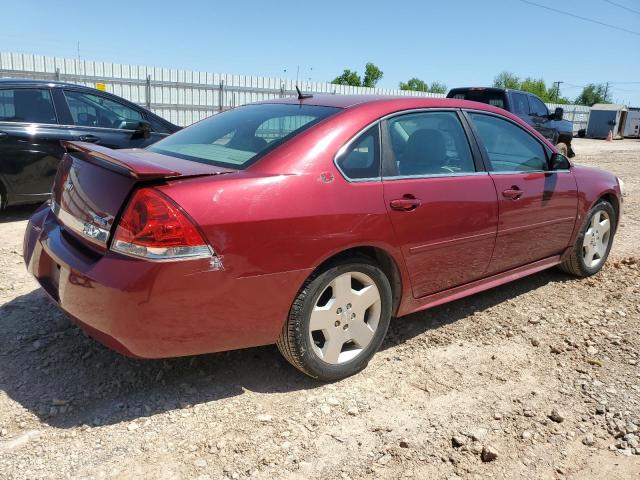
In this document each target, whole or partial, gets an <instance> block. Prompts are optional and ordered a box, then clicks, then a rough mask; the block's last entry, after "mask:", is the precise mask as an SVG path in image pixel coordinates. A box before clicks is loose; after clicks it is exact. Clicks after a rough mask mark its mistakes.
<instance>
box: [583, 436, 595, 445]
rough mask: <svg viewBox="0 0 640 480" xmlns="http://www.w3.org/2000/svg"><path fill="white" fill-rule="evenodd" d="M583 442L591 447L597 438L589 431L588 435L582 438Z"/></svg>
mask: <svg viewBox="0 0 640 480" xmlns="http://www.w3.org/2000/svg"><path fill="white" fill-rule="evenodd" d="M582 443H583V444H585V445H586V446H587V447H590V446H591V445H593V444H594V443H596V439H595V438H594V436H593V434H591V433H587V435H586V436H585V437H584V438H583V439H582Z"/></svg>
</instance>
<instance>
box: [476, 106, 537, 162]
mask: <svg viewBox="0 0 640 480" xmlns="http://www.w3.org/2000/svg"><path fill="white" fill-rule="evenodd" d="M470 116H471V119H472V121H473V123H474V125H475V127H476V131H477V132H478V135H479V136H480V141H481V142H482V145H483V146H484V148H485V150H486V153H487V157H488V158H489V163H490V164H491V170H493V171H495V172H532V171H541V170H548V165H547V156H546V153H545V149H544V147H543V146H542V144H541V143H540V142H539V141H538V140H536V139H535V138H534V137H533V136H532V135H531V134H529V133H527V132H525V131H524V129H522V128H520V127H518V126H517V125H515V124H513V123H511V122H509V121H507V120H503V119H501V118H498V117H495V116H492V115H484V114H481V113H471V114H470Z"/></svg>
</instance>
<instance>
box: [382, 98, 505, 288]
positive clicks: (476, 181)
mask: <svg viewBox="0 0 640 480" xmlns="http://www.w3.org/2000/svg"><path fill="white" fill-rule="evenodd" d="M383 139H384V140H383V152H384V156H383V165H384V166H383V190H384V199H385V203H386V205H387V210H388V212H389V217H390V218H391V222H392V225H393V229H394V231H395V234H396V237H397V238H398V241H399V243H400V244H401V248H402V253H403V256H404V259H405V263H406V266H407V269H408V272H409V276H410V278H411V287H412V290H413V295H414V297H416V298H419V297H423V296H425V295H429V294H432V293H436V292H439V291H441V290H446V289H448V288H451V287H455V286H457V285H461V284H464V283H467V282H470V281H473V280H476V279H478V278H480V277H482V276H484V275H485V272H486V270H487V268H488V266H489V261H490V259H491V254H492V251H493V247H494V242H495V236H496V229H497V220H498V215H497V214H498V210H497V201H496V191H495V187H494V185H493V182H492V181H491V178H490V177H489V175H488V174H487V172H485V171H483V168H482V164H481V162H476V161H475V159H478V156H479V155H474V154H473V153H472V152H473V150H472V147H471V145H470V143H469V140H468V132H467V131H466V130H465V128H464V126H463V123H462V122H461V119H460V117H459V114H458V112H456V111H453V110H449V111H418V112H412V113H406V114H402V115H398V116H395V117H392V118H390V119H388V120H386V121H385V122H384V124H383ZM474 157H475V159H474Z"/></svg>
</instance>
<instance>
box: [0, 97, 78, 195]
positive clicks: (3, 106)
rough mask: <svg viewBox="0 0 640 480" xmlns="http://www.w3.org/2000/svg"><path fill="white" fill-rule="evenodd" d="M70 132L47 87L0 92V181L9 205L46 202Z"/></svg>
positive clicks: (69, 137)
mask: <svg viewBox="0 0 640 480" xmlns="http://www.w3.org/2000/svg"><path fill="white" fill-rule="evenodd" d="M70 139H71V136H70V132H69V131H68V130H67V129H65V128H64V127H62V126H60V125H58V119H57V115H56V109H55V107H54V103H53V99H52V95H51V91H50V89H48V88H27V87H8V88H1V89H0V181H1V182H2V184H3V186H4V188H6V190H7V194H8V196H9V200H10V201H11V202H12V203H29V202H38V201H42V200H44V199H46V197H47V196H48V195H49V193H50V192H51V185H52V183H53V178H54V176H55V172H56V169H57V168H58V163H59V162H60V159H61V158H62V154H63V148H62V146H61V145H60V140H70Z"/></svg>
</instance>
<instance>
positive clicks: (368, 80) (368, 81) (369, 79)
mask: <svg viewBox="0 0 640 480" xmlns="http://www.w3.org/2000/svg"><path fill="white" fill-rule="evenodd" d="M382 75H383V73H382V70H380V69H379V68H378V67H376V66H375V65H374V64H373V63H371V62H369V63H367V64H366V65H365V66H364V79H363V80H362V86H363V87H370V88H373V87H375V86H376V83H378V82H379V81H380V79H381V78H382Z"/></svg>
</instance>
